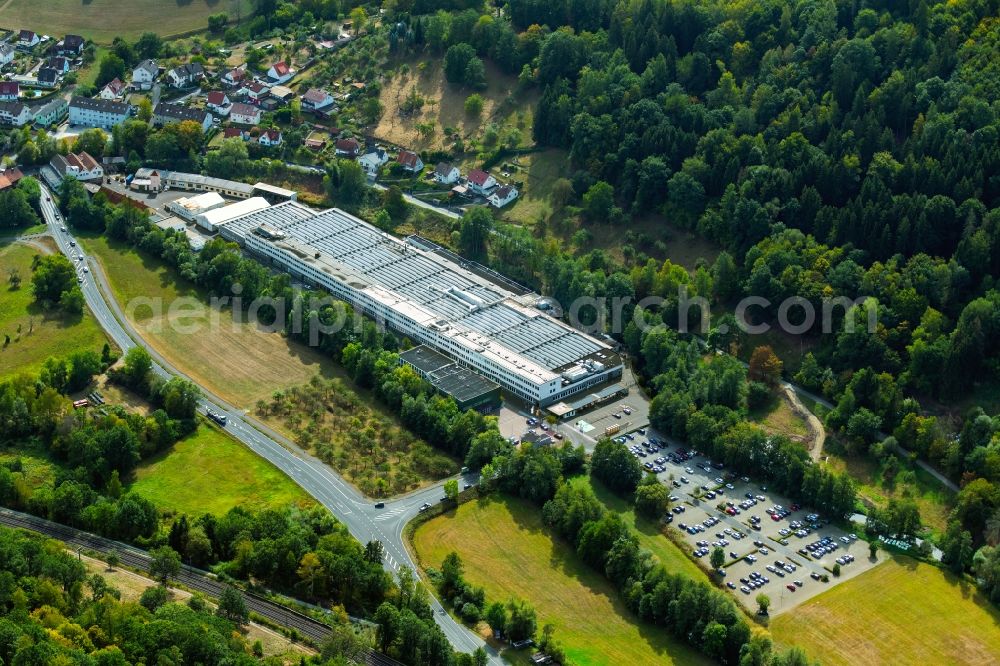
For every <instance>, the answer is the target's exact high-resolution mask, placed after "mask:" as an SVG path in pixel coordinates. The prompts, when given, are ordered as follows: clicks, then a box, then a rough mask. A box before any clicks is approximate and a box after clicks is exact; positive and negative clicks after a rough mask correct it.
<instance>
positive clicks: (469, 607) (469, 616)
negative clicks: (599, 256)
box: [462, 601, 482, 624]
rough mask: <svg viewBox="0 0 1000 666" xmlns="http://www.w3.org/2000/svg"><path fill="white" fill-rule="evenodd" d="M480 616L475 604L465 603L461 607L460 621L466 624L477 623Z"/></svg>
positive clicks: (480, 613)
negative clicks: (462, 620)
mask: <svg viewBox="0 0 1000 666" xmlns="http://www.w3.org/2000/svg"><path fill="white" fill-rule="evenodd" d="M481 616H482V612H481V611H480V610H479V606H477V605H476V604H474V603H472V602H468V601H467V602H465V604H463V605H462V619H464V620H465V621H466V622H469V623H470V624H471V623H475V622H479V618H480V617H481Z"/></svg>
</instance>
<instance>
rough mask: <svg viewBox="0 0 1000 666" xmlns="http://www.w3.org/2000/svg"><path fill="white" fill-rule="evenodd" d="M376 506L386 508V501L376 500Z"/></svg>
mask: <svg viewBox="0 0 1000 666" xmlns="http://www.w3.org/2000/svg"><path fill="white" fill-rule="evenodd" d="M375 508H376V509H384V508H385V502H375Z"/></svg>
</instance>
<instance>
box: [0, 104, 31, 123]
mask: <svg viewBox="0 0 1000 666" xmlns="http://www.w3.org/2000/svg"><path fill="white" fill-rule="evenodd" d="M33 119H34V116H33V115H32V113H31V109H29V108H28V107H27V106H26V105H25V104H22V103H21V102H0V125H13V126H14V127H23V126H24V125H26V124H27V123H30V122H31V121H32V120H33Z"/></svg>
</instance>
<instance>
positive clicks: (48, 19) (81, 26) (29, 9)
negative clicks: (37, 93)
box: [0, 0, 252, 44]
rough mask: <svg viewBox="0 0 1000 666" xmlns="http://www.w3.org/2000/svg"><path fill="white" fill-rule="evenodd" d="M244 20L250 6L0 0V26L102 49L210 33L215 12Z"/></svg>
mask: <svg viewBox="0 0 1000 666" xmlns="http://www.w3.org/2000/svg"><path fill="white" fill-rule="evenodd" d="M237 10H239V11H241V12H242V15H243V17H244V18H246V17H249V16H250V13H251V10H252V3H251V0H41V1H40V2H39V1H38V0H3V2H2V3H0V26H3V27H5V28H8V29H11V30H18V29H21V28H27V29H30V30H34V31H35V32H37V33H44V34H47V35H52V36H53V37H59V38H61V37H62V36H63V35H65V34H66V33H74V34H80V35H83V36H84V37H87V38H90V39H93V40H95V41H98V42H102V43H109V44H110V43H111V40H112V39H114V38H115V37H116V36H121V37H127V38H135V37H137V36H138V35H139V34H140V33H142V32H146V31H152V32H155V33H157V34H160V35H175V34H178V33H182V32H187V31H189V30H199V29H205V28H207V27H208V17H209V16H210V15H212V14H217V13H219V12H225V13H228V14H229V16H230V17H231V18H235V16H236V12H237Z"/></svg>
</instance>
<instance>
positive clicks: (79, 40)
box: [59, 35, 84, 58]
mask: <svg viewBox="0 0 1000 666" xmlns="http://www.w3.org/2000/svg"><path fill="white" fill-rule="evenodd" d="M83 41H84V40H83V37H81V36H80V35H66V36H65V37H63V40H62V41H61V42H60V43H59V53H61V54H62V55H64V56H66V57H68V58H76V57H78V56H80V55H82V54H83Z"/></svg>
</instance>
